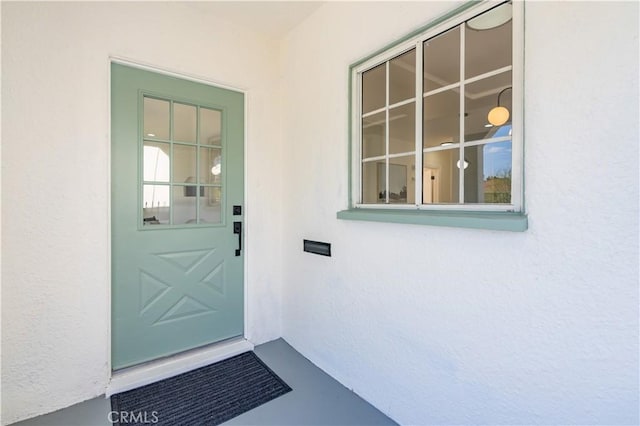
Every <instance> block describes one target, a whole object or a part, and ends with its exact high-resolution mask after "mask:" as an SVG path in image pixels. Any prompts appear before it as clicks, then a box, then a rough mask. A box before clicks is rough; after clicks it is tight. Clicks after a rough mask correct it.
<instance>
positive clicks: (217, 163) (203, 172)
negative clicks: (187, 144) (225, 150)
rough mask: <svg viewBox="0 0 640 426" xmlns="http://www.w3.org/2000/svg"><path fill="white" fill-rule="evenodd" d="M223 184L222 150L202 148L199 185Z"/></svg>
mask: <svg viewBox="0 0 640 426" xmlns="http://www.w3.org/2000/svg"><path fill="white" fill-rule="evenodd" d="M221 182H222V150H220V149H217V148H200V181H199V183H208V184H219V183H221Z"/></svg>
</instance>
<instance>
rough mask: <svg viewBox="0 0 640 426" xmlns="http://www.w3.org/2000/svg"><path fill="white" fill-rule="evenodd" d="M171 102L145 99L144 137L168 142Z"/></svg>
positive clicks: (169, 136)
mask: <svg viewBox="0 0 640 426" xmlns="http://www.w3.org/2000/svg"><path fill="white" fill-rule="evenodd" d="M169 105H170V104H169V101H162V100H160V99H153V98H147V97H146V96H145V98H144V120H143V121H144V137H145V138H147V137H148V138H156V139H165V140H168V139H170V138H171V135H170V132H169Z"/></svg>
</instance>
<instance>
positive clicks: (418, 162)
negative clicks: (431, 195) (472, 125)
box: [414, 41, 424, 206]
mask: <svg viewBox="0 0 640 426" xmlns="http://www.w3.org/2000/svg"><path fill="white" fill-rule="evenodd" d="M422 55H423V48H422V42H420V41H418V43H416V96H415V99H416V107H415V110H416V128H415V131H416V152H415V156H416V159H415V167H416V170H415V174H414V175H415V185H414V186H415V198H414V200H415V204H416V206H418V205H420V204H422V203H423V200H422V193H423V189H422V168H423V166H422V157H423V154H422V126H423V119H422V105H423V102H424V101H423V97H422V91H423V88H422V83H423V80H424V76H423V69H422V68H423V61H424V59H423V57H422Z"/></svg>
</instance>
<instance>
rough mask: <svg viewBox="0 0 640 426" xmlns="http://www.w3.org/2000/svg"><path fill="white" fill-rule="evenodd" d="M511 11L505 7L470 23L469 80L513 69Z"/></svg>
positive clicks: (467, 44) (467, 32) (467, 41)
mask: <svg viewBox="0 0 640 426" xmlns="http://www.w3.org/2000/svg"><path fill="white" fill-rule="evenodd" d="M511 7H512V6H511V4H509V3H505V4H503V5H501V6H498V7H495V8H493V9H491V10H488V11H486V12H484V13H483V14H481V15H478V16H477V17H476V18H473V19H470V20H469V21H467V28H466V29H465V78H470V77H475V76H477V75H480V74H484V73H486V72H489V71H493V70H495V69H498V68H502V67H505V66H507V65H511V27H512V26H511ZM507 20H508V21H507ZM501 22H504V23H503V24H502V25H500V23H501ZM496 25H497V26H496Z"/></svg>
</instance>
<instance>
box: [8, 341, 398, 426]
mask: <svg viewBox="0 0 640 426" xmlns="http://www.w3.org/2000/svg"><path fill="white" fill-rule="evenodd" d="M255 353H256V354H257V355H258V356H259V357H260V358H261V359H262V360H263V361H264V362H265V363H266V364H267V365H268V366H269V367H270V368H271V369H272V370H273V371H274V372H275V373H276V374H278V376H280V377H281V378H282V379H283V380H284V381H285V382H287V384H288V385H289V386H291V388H292V389H293V391H291V392H289V393H287V394H285V395H283V396H281V397H279V398H276V399H274V400H272V401H269V402H268V403H266V404H263V405H261V406H260V407H257V408H254V409H253V410H251V411H248V412H246V413H244V414H241V415H240V416H238V417H236V418H233V419H231V420H229V421H227V422H225V423H223V424H225V425H327V426H328V425H395V424H396V423H395V422H393V421H392V420H391V419H389V418H388V417H387V416H385V415H384V414H382V413H381V412H380V411H378V410H377V409H376V408H375V407H373V406H372V405H370V404H369V403H367V402H366V401H364V400H363V399H362V398H360V397H359V396H358V395H356V394H354V393H353V392H351V391H349V390H348V389H347V388H345V387H344V386H342V385H341V384H340V383H338V382H337V381H336V380H334V379H333V378H332V377H330V376H329V375H328V374H326V373H324V372H323V371H322V370H320V369H319V368H318V367H316V366H315V365H313V364H312V363H311V362H310V361H309V360H307V359H306V358H305V357H303V356H302V355H300V354H299V353H298V352H296V350H295V349H293V348H292V347H291V346H289V345H288V344H287V342H285V341H284V340H282V339H278V340H275V341H273V342H269V343H265V344H264V345H260V346H256V348H255ZM109 411H111V404H110V402H109V400H108V399H106V398H95V399H92V400H89V401H85V402H82V403H80V404H76V405H74V406H71V407H68V408H65V409H63V410H60V411H56V412H55V413H51V414H46V415H44V416H40V417H36V418H33V419H29V420H25V421H23V422H19V423H15V426H109V425H111V423H110V422H109V420H108V417H107V415H108V413H109ZM156 424H157V425H162V422H158V423H156Z"/></svg>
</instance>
